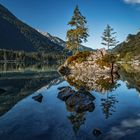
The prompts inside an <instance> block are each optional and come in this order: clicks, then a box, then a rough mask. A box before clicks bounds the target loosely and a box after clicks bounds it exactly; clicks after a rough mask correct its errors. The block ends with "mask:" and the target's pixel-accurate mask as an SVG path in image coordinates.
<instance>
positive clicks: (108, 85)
mask: <svg viewBox="0 0 140 140" xmlns="http://www.w3.org/2000/svg"><path fill="white" fill-rule="evenodd" d="M64 78H65V79H66V81H67V82H68V83H69V84H70V85H71V86H74V87H75V88H76V89H79V88H80V87H84V88H85V89H87V90H94V91H97V92H100V93H107V92H109V91H112V90H114V89H116V88H117V87H118V86H119V85H118V84H117V80H118V79H119V75H118V74H113V75H111V74H94V73H92V72H91V73H76V74H70V75H68V76H65V77H64Z"/></svg>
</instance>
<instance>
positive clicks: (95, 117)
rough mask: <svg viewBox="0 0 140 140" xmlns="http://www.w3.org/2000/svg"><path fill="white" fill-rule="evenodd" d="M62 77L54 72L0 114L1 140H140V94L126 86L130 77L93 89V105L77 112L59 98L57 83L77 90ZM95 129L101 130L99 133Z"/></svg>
mask: <svg viewBox="0 0 140 140" xmlns="http://www.w3.org/2000/svg"><path fill="white" fill-rule="evenodd" d="M53 75H54V74H53V73H52V74H51V76H52V77H53ZM122 77H124V74H122ZM127 78H128V75H127ZM56 79H57V80H56ZM58 79H59V80H58ZM62 79H63V78H62V77H55V76H54V77H53V78H52V79H50V81H49V82H48V83H46V84H44V86H43V87H42V88H40V89H38V90H37V91H36V92H35V93H33V94H31V95H30V94H29V96H27V97H24V99H22V100H19V101H18V102H17V103H16V104H15V105H14V106H13V107H12V108H11V109H10V110H9V111H8V112H6V113H4V114H3V115H2V116H1V117H0V140H19V139H20V140H29V139H30V140H46V139H47V140H63V139H64V140H94V139H95V140H96V139H99V140H132V139H135V140H139V136H140V134H139V131H140V96H139V92H138V90H137V89H136V88H130V87H129V86H128V83H129V85H130V81H128V80H127V81H126V80H124V79H116V81H115V83H116V84H117V85H119V86H117V88H114V89H113V90H111V91H107V92H105V93H102V92H100V91H98V90H95V91H94V90H93V89H92V90H91V91H90V93H91V94H92V95H93V96H95V98H96V99H95V100H94V101H93V103H94V104H95V109H94V110H93V111H91V112H89V111H82V112H80V113H78V112H76V111H74V110H68V107H67V105H66V103H65V101H62V100H60V99H59V98H58V93H59V90H58V88H59V87H63V86H70V87H72V89H73V90H75V91H77V88H76V87H74V86H71V85H70V84H69V83H68V82H67V81H65V80H62ZM133 81H134V80H133ZM38 95H39V96H38ZM40 95H42V99H41V101H40V102H38V99H39V98H41V96H40ZM34 97H35V98H34ZM35 99H36V100H35ZM9 100H10V99H9ZM77 125H78V126H77ZM75 127H76V128H77V129H76V130H75ZM96 129H99V130H100V131H101V135H99V136H98V137H97V136H95V134H94V130H96Z"/></svg>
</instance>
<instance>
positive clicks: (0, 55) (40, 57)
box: [0, 49, 67, 63]
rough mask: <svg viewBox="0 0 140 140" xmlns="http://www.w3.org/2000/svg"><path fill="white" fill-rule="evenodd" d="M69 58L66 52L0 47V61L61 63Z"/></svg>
mask: <svg viewBox="0 0 140 140" xmlns="http://www.w3.org/2000/svg"><path fill="white" fill-rule="evenodd" d="M66 58H67V55H66V54H62V53H61V54H58V53H55V52H52V53H46V52H24V51H12V50H5V49H0V61H18V62H43V61H44V62H45V63H61V62H63V61H64V60H65V59H66Z"/></svg>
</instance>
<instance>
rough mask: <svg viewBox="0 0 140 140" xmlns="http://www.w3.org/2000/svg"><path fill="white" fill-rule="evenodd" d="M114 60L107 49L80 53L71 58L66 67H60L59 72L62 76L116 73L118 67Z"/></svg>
mask: <svg viewBox="0 0 140 140" xmlns="http://www.w3.org/2000/svg"><path fill="white" fill-rule="evenodd" d="M113 59H114V58H113V56H112V55H110V54H108V53H107V52H106V50H105V49H101V50H97V51H96V52H79V53H77V54H76V55H74V56H71V57H69V58H68V59H67V60H66V61H65V63H64V65H62V66H61V67H59V72H60V73H61V74H62V75H68V74H70V73H87V72H88V71H92V73H96V74H97V73H98V74H103V73H105V74H106V73H116V72H117V71H118V67H117V65H116V64H115V63H114V60H113Z"/></svg>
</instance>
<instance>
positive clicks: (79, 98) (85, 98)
mask: <svg viewBox="0 0 140 140" xmlns="http://www.w3.org/2000/svg"><path fill="white" fill-rule="evenodd" d="M94 99H95V98H94V96H92V95H91V94H90V95H88V94H83V93H80V92H76V93H75V94H73V96H70V97H69V98H68V99H67V100H66V105H67V108H69V110H73V111H75V112H84V111H89V112H92V111H93V110H94V108H95V105H94V103H93V100H94Z"/></svg>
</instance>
